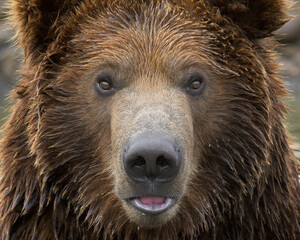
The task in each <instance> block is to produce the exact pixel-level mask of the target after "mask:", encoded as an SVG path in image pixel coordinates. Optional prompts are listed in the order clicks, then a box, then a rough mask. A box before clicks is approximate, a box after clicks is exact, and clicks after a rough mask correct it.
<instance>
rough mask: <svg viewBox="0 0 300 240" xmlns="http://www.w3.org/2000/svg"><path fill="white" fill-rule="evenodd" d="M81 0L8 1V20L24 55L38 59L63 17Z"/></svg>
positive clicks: (54, 35)
mask: <svg viewBox="0 0 300 240" xmlns="http://www.w3.org/2000/svg"><path fill="white" fill-rule="evenodd" d="M81 2H82V0H9V9H10V18H11V22H12V23H13V25H14V27H15V28H16V30H17V34H16V35H17V39H18V41H19V43H20V44H21V46H22V47H23V48H24V55H25V58H27V57H28V56H29V55H33V56H34V57H38V56H39V55H41V54H40V53H42V52H44V51H45V49H46V48H47V47H48V45H49V43H51V42H52V41H54V39H55V38H56V37H57V34H56V33H55V31H56V29H57V27H58V26H60V25H61V22H62V18H63V16H64V15H65V14H66V13H68V12H69V11H70V10H71V9H74V8H76V6H78V5H79V4H80V3H81Z"/></svg>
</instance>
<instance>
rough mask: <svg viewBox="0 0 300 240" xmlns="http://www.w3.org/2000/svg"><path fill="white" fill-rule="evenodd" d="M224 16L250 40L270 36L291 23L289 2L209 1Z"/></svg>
mask: <svg viewBox="0 0 300 240" xmlns="http://www.w3.org/2000/svg"><path fill="white" fill-rule="evenodd" d="M208 1H209V3H210V4H211V5H212V6H213V7H216V8H218V10H219V12H220V13H221V15H222V16H224V17H226V18H227V19H229V20H230V21H232V22H233V23H234V24H236V25H238V26H239V27H240V28H241V29H242V30H243V31H244V32H245V33H246V35H247V36H248V37H249V38H250V39H258V38H264V37H267V36H269V35H270V34H271V33H272V32H274V31H275V30H277V29H279V28H280V27H281V26H282V25H283V24H285V23H286V22H288V21H289V19H290V16H289V15H288V14H287V13H286V10H287V9H288V8H289V7H290V5H291V3H290V1H288V0H208Z"/></svg>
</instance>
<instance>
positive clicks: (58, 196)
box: [0, 0, 300, 240]
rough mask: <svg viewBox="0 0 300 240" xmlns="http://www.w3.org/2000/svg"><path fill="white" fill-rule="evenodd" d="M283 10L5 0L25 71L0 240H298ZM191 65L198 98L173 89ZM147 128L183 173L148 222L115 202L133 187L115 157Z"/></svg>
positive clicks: (254, 5) (14, 117) (196, 0)
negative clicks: (112, 85) (166, 140)
mask: <svg viewBox="0 0 300 240" xmlns="http://www.w3.org/2000/svg"><path fill="white" fill-rule="evenodd" d="M287 7H288V5H287V1H283V0H259V1H254V0H253V1H252V0H223V1H221V0H186V1H184V0H157V1H154V0H153V1H151V0H142V1H133V0H128V1H126V0H114V1H108V0H51V1H50V0H11V1H10V9H11V18H12V22H13V23H14V24H15V28H16V30H17V39H18V43H19V44H20V45H21V46H22V47H23V49H24V56H25V63H24V68H23V71H22V75H23V77H22V79H21V80H20V82H19V83H18V85H17V86H16V87H15V88H14V91H13V97H14V98H16V103H15V104H14V105H13V106H12V114H11V117H10V119H9V120H8V122H7V124H6V126H5V128H4V130H3V135H4V136H3V139H2V142H1V155H0V159H1V161H2V164H1V179H0V191H1V199H0V219H1V220H0V238H1V239H2V240H12V239H15V240H17V239H24V240H27V239H32V240H33V239H37V240H52V239H59V240H71V239H73V240H77V239H86V240H94V239H97V240H98V239H101V240H102V239H107V240H112V239H122V240H123V239H128V240H132V239H139V240H158V239H163V240H176V239H189V240H190V239H191V240H192V239H194V240H196V239H197V240H204V239H207V240H208V239H217V240H222V239H224V240H225V239H228V240H229V239H230V240H238V239H241V240H256V239H272V240H274V239H278V240H279V239H280V240H281V239H285V240H289V239H290V240H296V239H299V237H300V236H299V204H300V203H299V182H298V176H297V164H296V158H295V156H294V154H293V152H292V150H291V149H290V147H289V142H288V138H287V135H286V132H285V129H284V127H283V123H282V122H283V118H284V114H285V113H286V108H285V107H284V105H283V104H282V102H281V100H280V98H282V97H284V96H285V93H286V91H285V89H284V87H283V86H282V81H281V80H280V79H279V77H278V74H277V71H278V66H277V64H276V63H275V56H274V53H273V48H274V47H276V43H275V42H274V40H273V39H272V32H273V31H275V30H276V29H278V28H280V27H281V26H282V25H283V24H284V23H285V22H286V21H288V16H287V15H286V14H285V10H286V9H287ZM115 65H118V67H116V66H115ZM120 66H121V67H120ZM101 69H106V71H114V72H116V75H117V77H116V78H118V79H123V81H119V83H118V84H119V85H118V87H117V88H116V92H115V93H114V95H113V96H106V97H103V96H99V95H98V94H97V91H95V88H94V85H95V84H94V82H95V81H94V80H95V78H97V74H98V73H99V71H100V70H101ZM189 69H192V70H193V69H197V71H200V70H201V71H202V72H203V73H204V75H205V76H206V77H205V79H206V81H205V89H204V91H203V93H202V94H201V95H199V96H191V95H189V94H188V93H187V92H186V91H185V89H184V87H183V86H182V83H181V82H180V81H182V80H180V79H184V77H182V76H185V74H186V73H188V72H189V71H192V70H189ZM193 71H194V70H193ZM180 76H181V78H180ZM149 112H151V114H149ZM141 114H142V115H141ZM143 114H144V115H143ZM157 119H159V121H158V120H157ZM153 126H154V127H153ZM152 128H153V129H154V130H155V131H158V130H157V129H159V131H161V132H162V133H167V134H170V133H171V134H172V136H174V138H175V139H177V141H178V143H179V144H181V146H183V149H184V155H183V156H184V169H183V171H182V173H181V174H180V175H179V177H178V179H177V180H174V184H170V185H167V186H168V188H166V192H168V191H169V193H168V194H170V196H171V195H172V194H173V193H174V192H176V191H177V192H180V193H181V194H182V195H181V196H180V199H179V200H178V203H177V205H176V207H175V208H174V209H172V210H170V214H167V215H163V217H162V218H157V219H156V220H155V222H153V226H152V227H151V224H152V222H151V221H152V220H151V217H150V218H149V217H148V218H147V216H143V215H142V214H140V213H139V212H135V211H132V210H131V209H129V208H127V205H126V202H124V199H122V196H123V195H126V194H128V193H129V192H131V191H134V189H133V187H132V184H131V183H130V181H129V180H128V179H127V178H126V175H125V174H124V171H123V167H122V161H121V160H120V158H119V156H120V153H121V152H122V146H123V144H124V142H126V141H127V140H128V139H132V136H133V135H134V134H136V133H137V132H147V131H150V130H153V129H152Z"/></svg>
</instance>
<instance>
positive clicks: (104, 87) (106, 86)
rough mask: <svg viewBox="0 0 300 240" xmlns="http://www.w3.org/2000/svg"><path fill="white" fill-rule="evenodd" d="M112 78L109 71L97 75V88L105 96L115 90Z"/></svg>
mask: <svg viewBox="0 0 300 240" xmlns="http://www.w3.org/2000/svg"><path fill="white" fill-rule="evenodd" d="M111 79H112V78H111V76H110V75H109V74H107V73H101V74H100V75H99V76H98V77H97V80H96V88H97V91H98V93H100V94H101V95H103V96H109V95H112V94H113V93H114V92H115V89H114V86H113V84H112V80H111Z"/></svg>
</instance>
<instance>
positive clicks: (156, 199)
mask: <svg viewBox="0 0 300 240" xmlns="http://www.w3.org/2000/svg"><path fill="white" fill-rule="evenodd" d="M140 201H141V203H142V204H145V205H149V204H153V203H156V204H163V203H164V202H165V201H166V198H165V197H141V198H140Z"/></svg>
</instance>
